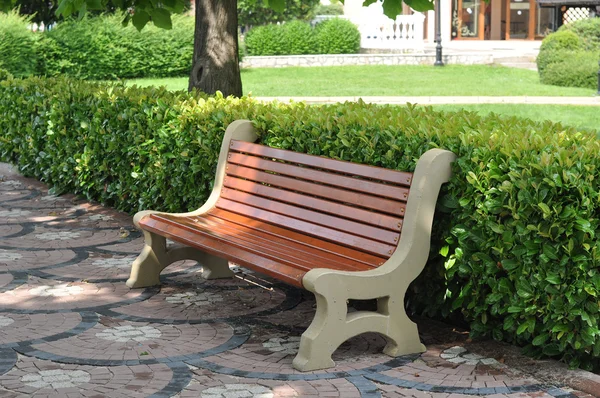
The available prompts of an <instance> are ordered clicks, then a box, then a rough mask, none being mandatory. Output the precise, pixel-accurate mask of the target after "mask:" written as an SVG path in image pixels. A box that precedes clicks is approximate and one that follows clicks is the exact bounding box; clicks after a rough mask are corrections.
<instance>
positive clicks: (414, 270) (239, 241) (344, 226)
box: [127, 120, 455, 371]
mask: <svg viewBox="0 0 600 398" xmlns="http://www.w3.org/2000/svg"><path fill="white" fill-rule="evenodd" d="M256 138H257V136H256V134H255V133H254V129H253V127H252V125H251V123H250V122H249V121H243V120H238V121H235V122H233V123H232V124H231V125H230V126H229V127H228V128H227V131H226V133H225V136H224V139H223V143H222V145H221V152H220V156H219V161H218V166H217V172H216V178H215V183H214V188H213V190H212V193H211V195H210V197H209V199H208V201H207V202H206V203H205V204H204V205H203V206H202V207H201V208H200V209H198V210H196V211H193V212H190V213H179V214H168V213H160V212H155V211H142V212H139V213H137V214H136V215H135V217H134V223H135V225H136V226H137V227H138V228H139V229H141V230H142V232H143V234H144V238H145V247H144V249H143V250H142V252H141V254H140V255H139V257H138V258H137V259H136V260H135V261H134V263H133V265H132V269H131V276H130V278H129V280H128V281H127V286H129V287H131V288H135V287H146V286H153V285H157V284H159V274H160V272H161V271H162V270H163V269H164V268H165V267H166V266H167V265H169V264H171V263H173V262H175V261H179V260H183V259H192V260H196V261H198V262H199V263H200V264H202V266H203V274H202V275H203V276H204V277H205V278H208V279H212V278H224V277H231V276H233V272H232V271H231V270H230V268H229V262H232V263H235V264H238V265H241V266H243V267H247V268H249V269H251V270H254V271H258V272H260V273H263V274H266V275H269V276H271V277H273V278H276V279H278V280H280V281H283V282H285V283H288V284H290V285H293V286H296V287H299V288H303V289H306V290H308V291H310V292H312V293H314V295H315V297H316V302H317V308H316V314H315V317H314V319H313V321H312V323H311V325H310V327H309V328H308V329H307V330H306V331H305V332H304V333H303V334H302V337H301V340H300V348H299V351H298V355H297V356H296V357H295V359H294V361H293V366H294V367H295V368H296V369H298V370H301V371H309V370H315V369H323V368H328V367H332V366H334V365H335V364H334V362H333V360H332V359H331V355H332V353H333V352H334V351H335V350H336V349H337V347H338V346H339V345H340V344H342V343H343V342H344V341H346V340H347V339H349V338H351V337H353V336H356V335H358V334H361V333H365V332H377V333H380V334H381V335H383V336H384V337H385V338H386V340H387V345H386V347H385V348H384V353H386V354H388V355H390V356H398V355H404V354H409V353H417V352H423V351H424V350H425V347H424V346H423V344H421V342H420V340H419V335H418V331H417V325H416V324H415V323H413V322H412V321H411V320H410V319H409V318H408V316H407V315H406V312H405V308H404V295H405V293H406V290H407V288H408V285H409V284H410V283H411V282H412V281H413V280H414V279H415V278H416V277H417V276H418V275H419V274H420V273H421V271H422V270H423V268H424V266H425V263H426V261H427V258H428V255H429V245H430V237H431V228H432V222H433V214H434V209H435V204H436V201H437V197H438V193H439V190H440V187H441V185H442V184H443V183H444V182H446V181H447V180H448V178H449V177H450V172H451V170H450V164H451V163H452V161H453V160H454V158H455V156H454V154H453V153H452V152H449V151H445V150H441V149H432V150H429V151H427V152H426V153H425V154H424V155H423V156H422V157H421V158H420V159H419V161H418V163H417V166H416V170H415V172H414V173H409V172H402V171H395V170H389V169H384V168H379V167H373V166H366V165H360V164H357V163H351V162H344V161H339V160H334V159H328V158H324V157H318V156H311V155H306V154H301V153H297V152H292V151H287V150H281V149H275V148H270V147H267V146H263V145H258V144H254V143H253V142H254V141H255V140H256ZM400 232H402V234H401V233H400ZM166 238H169V239H171V240H173V241H175V242H178V243H181V244H183V245H179V246H177V247H174V248H171V247H167V243H166ZM351 299H352V300H373V299H376V302H377V310H376V311H355V312H348V304H347V303H348V300H351Z"/></svg>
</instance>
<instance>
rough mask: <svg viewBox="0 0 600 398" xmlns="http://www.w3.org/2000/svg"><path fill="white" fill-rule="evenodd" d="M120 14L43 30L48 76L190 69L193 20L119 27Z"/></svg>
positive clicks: (114, 75)
mask: <svg viewBox="0 0 600 398" xmlns="http://www.w3.org/2000/svg"><path fill="white" fill-rule="evenodd" d="M122 19H123V17H122V15H112V16H101V17H90V18H84V19H83V20H70V21H66V22H62V23H60V24H59V25H58V26H57V27H56V28H54V29H52V30H50V31H48V32H47V33H46V34H45V40H44V50H45V51H44V52H43V54H42V56H43V61H44V69H45V71H46V73H47V74H48V75H58V74H67V75H70V76H74V77H78V78H83V79H96V80H103V79H115V78H135V77H170V76H185V75H187V74H189V71H190V68H191V59H192V53H193V35H194V19H193V18H191V17H186V16H181V15H174V16H173V19H174V21H173V29H171V30H165V29H159V28H156V27H155V26H147V27H146V28H145V29H144V30H143V31H142V32H138V31H137V30H136V29H135V27H133V26H132V25H131V24H130V25H129V26H127V27H123V26H122V24H121V21H122Z"/></svg>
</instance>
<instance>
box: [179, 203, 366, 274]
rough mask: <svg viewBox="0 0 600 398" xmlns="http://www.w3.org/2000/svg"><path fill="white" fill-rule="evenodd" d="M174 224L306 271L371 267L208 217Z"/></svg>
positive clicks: (183, 219) (362, 269) (187, 218)
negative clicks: (284, 261)
mask: <svg viewBox="0 0 600 398" xmlns="http://www.w3.org/2000/svg"><path fill="white" fill-rule="evenodd" d="M174 221H175V222H177V223H181V224H182V225H184V226H187V227H189V228H192V229H194V230H198V231H199V232H204V233H209V234H211V233H216V234H220V235H222V236H223V237H224V238H225V239H226V240H231V241H234V242H237V243H238V244H239V245H240V247H243V246H249V247H257V248H258V249H259V250H260V253H270V254H274V255H275V256H276V257H278V258H282V259H285V260H286V261H289V263H290V264H294V266H295V267H296V265H297V268H300V269H304V270H306V271H309V270H311V269H313V268H330V269H338V270H349V271H365V270H369V269H372V268H373V267H374V266H373V265H370V264H364V263H360V262H358V261H355V260H352V259H349V258H346V257H341V256H338V255H335V254H333V253H330V252H327V251H323V250H320V249H316V248H312V247H310V246H306V245H301V244H298V243H294V242H291V241H288V240H286V239H284V238H282V237H277V236H272V235H269V234H266V233H264V232H261V231H259V230H255V229H252V228H248V227H246V226H244V225H240V224H236V223H232V222H230V221H227V220H224V219H221V218H217V217H215V216H213V215H210V214H207V215H205V216H202V217H193V218H192V217H185V218H184V217H179V218H176V219H175V220H174Z"/></svg>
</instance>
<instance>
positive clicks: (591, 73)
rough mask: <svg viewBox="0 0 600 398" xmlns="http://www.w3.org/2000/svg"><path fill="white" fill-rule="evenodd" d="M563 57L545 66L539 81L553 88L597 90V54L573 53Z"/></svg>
mask: <svg viewBox="0 0 600 398" xmlns="http://www.w3.org/2000/svg"><path fill="white" fill-rule="evenodd" d="M565 55H566V57H564V58H563V59H562V60H561V61H558V62H555V63H551V64H550V65H548V66H547V68H546V69H545V71H544V74H543V75H542V76H540V81H541V82H542V83H543V84H551V85H554V86H563V87H586V88H591V89H595V88H597V87H598V60H599V54H598V53H593V52H575V53H566V54H565Z"/></svg>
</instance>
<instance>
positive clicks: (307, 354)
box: [292, 293, 348, 372]
mask: <svg viewBox="0 0 600 398" xmlns="http://www.w3.org/2000/svg"><path fill="white" fill-rule="evenodd" d="M315 297H316V300H317V312H316V314H315V317H314V319H313V321H312V323H311V324H310V326H309V328H308V329H306V331H305V332H304V333H303V334H302V337H301V338H300V348H299V349H298V355H296V357H295V358H294V361H293V363H292V365H293V366H294V368H295V369H297V370H300V371H302V372H307V371H311V370H317V369H326V368H331V367H333V366H335V362H333V360H332V359H331V355H332V354H333V352H334V351H335V350H336V349H337V348H338V347H339V345H340V344H342V343H343V342H344V340H345V339H346V338H345V334H344V333H342V332H341V331H343V330H344V327H345V326H346V314H347V312H348V307H347V305H346V299H345V298H343V297H333V296H327V297H325V296H323V295H321V294H318V293H315Z"/></svg>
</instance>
